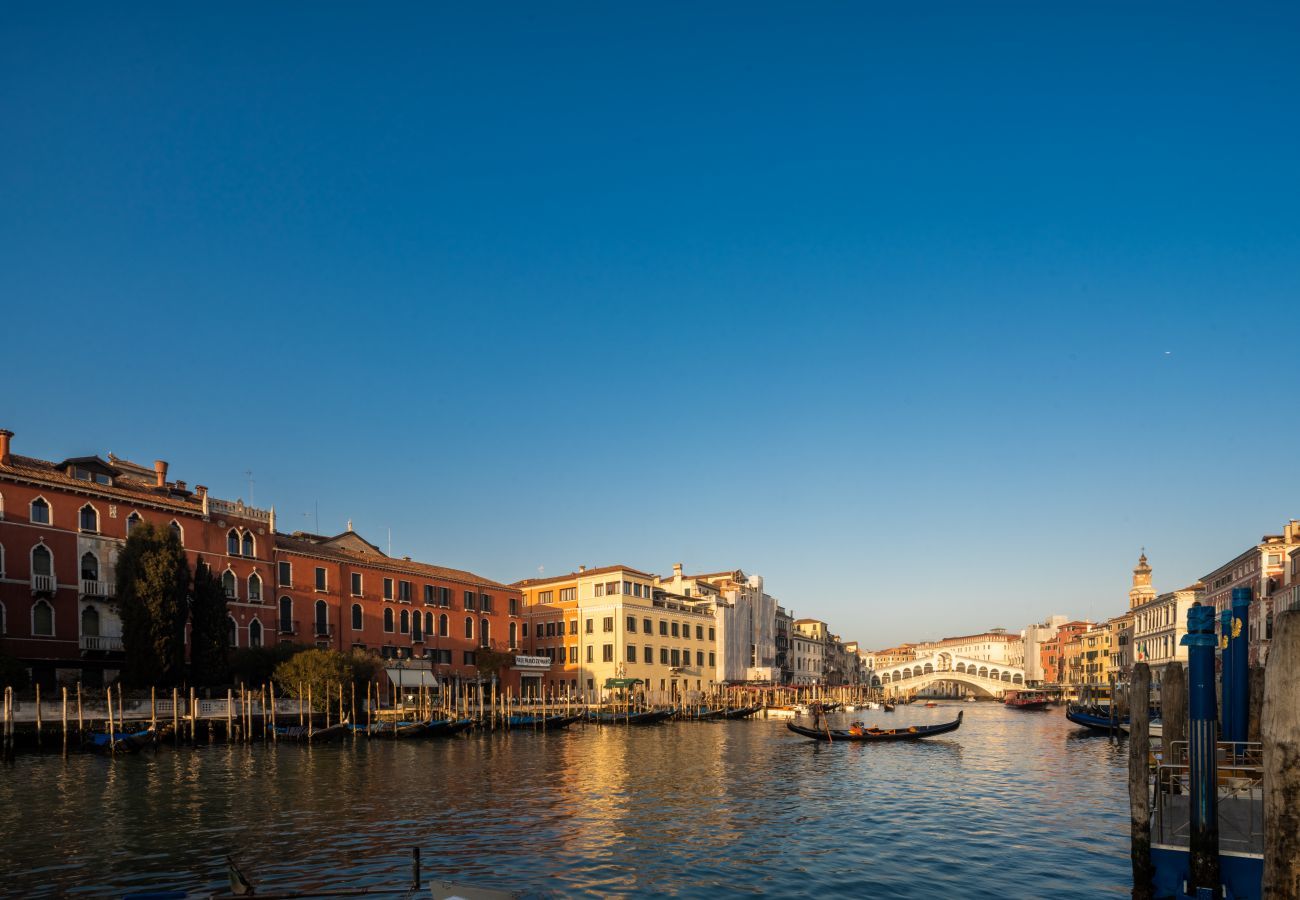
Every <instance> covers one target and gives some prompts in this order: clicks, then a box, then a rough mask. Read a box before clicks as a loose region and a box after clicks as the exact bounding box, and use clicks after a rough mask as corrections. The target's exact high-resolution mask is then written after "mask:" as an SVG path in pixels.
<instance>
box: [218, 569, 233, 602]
mask: <svg viewBox="0 0 1300 900" xmlns="http://www.w3.org/2000/svg"><path fill="white" fill-rule="evenodd" d="M221 588H222V590H224V591H225V592H226V599H227V600H234V599H235V573H234V572H232V571H230V570H229V569H226V571H224V572H222V573H221Z"/></svg>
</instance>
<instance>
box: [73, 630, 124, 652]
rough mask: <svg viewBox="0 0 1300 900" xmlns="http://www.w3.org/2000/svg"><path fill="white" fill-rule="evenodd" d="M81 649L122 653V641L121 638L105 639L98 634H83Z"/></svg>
mask: <svg viewBox="0 0 1300 900" xmlns="http://www.w3.org/2000/svg"><path fill="white" fill-rule="evenodd" d="M81 649H82V650H106V651H108V652H110V653H120V652H122V639H121V638H120V637H104V636H102V635H98V634H83V635H82V636H81Z"/></svg>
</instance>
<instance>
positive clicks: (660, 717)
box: [587, 709, 676, 725]
mask: <svg viewBox="0 0 1300 900" xmlns="http://www.w3.org/2000/svg"><path fill="white" fill-rule="evenodd" d="M675 712H676V710H673V709H649V710H644V711H642V712H617V711H609V712H600V711H596V710H590V711H588V712H587V721H589V722H595V723H596V724H598V725H655V724H657V723H659V722H662V721H664V720H665V719H670V718H672V716H673V714H674V713H675Z"/></svg>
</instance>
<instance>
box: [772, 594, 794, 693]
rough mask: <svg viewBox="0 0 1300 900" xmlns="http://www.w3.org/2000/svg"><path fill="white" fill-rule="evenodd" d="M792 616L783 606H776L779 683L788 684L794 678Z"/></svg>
mask: <svg viewBox="0 0 1300 900" xmlns="http://www.w3.org/2000/svg"><path fill="white" fill-rule="evenodd" d="M793 635H794V616H792V615H791V614H790V613H789V612H787V611H786V610H785V608H784V607H782V606H778V607H777V608H776V638H775V641H776V667H777V672H778V674H779V679H778V680H779V681H780V682H781V684H790V682H791V681H792V680H793V678H794V650H793Z"/></svg>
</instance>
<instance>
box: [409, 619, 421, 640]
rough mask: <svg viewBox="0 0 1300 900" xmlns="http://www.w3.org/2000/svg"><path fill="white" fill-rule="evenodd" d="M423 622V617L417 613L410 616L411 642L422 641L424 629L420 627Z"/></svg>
mask: <svg viewBox="0 0 1300 900" xmlns="http://www.w3.org/2000/svg"><path fill="white" fill-rule="evenodd" d="M423 622H424V617H423V616H421V615H420V614H419V613H418V612H417V613H416V614H415V615H413V616H411V640H415V641H422V640H424V628H423V627H422V623H423Z"/></svg>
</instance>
